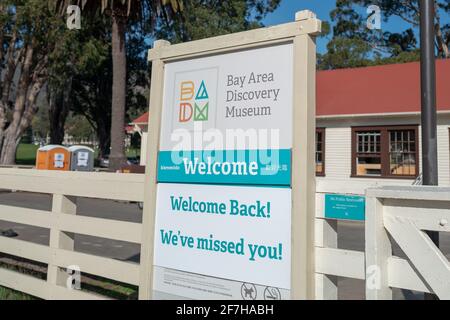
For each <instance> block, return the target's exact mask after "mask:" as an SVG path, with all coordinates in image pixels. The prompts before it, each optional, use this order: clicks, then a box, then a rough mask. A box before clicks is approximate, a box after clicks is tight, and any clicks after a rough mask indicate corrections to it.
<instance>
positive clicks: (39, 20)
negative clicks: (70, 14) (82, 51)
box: [0, 0, 66, 164]
mask: <svg viewBox="0 0 450 320" xmlns="http://www.w3.org/2000/svg"><path fill="white" fill-rule="evenodd" d="M65 29H66V28H65V24H64V21H63V20H62V19H61V18H60V17H58V16H57V15H56V14H55V11H54V7H52V6H51V5H49V3H48V2H47V1H39V0H2V2H1V3H0V44H1V46H0V75H2V77H3V78H2V81H1V82H0V163H3V164H12V163H14V161H15V154H16V149H17V145H18V143H19V141H20V138H21V136H22V134H23V133H24V132H25V130H26V129H27V128H29V126H30V125H31V122H32V120H33V117H34V115H35V114H36V112H37V105H36V99H37V97H38V95H39V93H40V92H41V90H42V88H43V87H44V86H45V84H46V82H47V80H48V68H47V67H48V60H49V55H50V53H51V52H52V51H53V50H54V48H55V44H57V43H58V40H59V38H60V37H61V36H62V35H63V34H64V32H65Z"/></svg>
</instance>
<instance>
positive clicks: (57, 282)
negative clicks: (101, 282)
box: [0, 169, 144, 299]
mask: <svg viewBox="0 0 450 320" xmlns="http://www.w3.org/2000/svg"><path fill="white" fill-rule="evenodd" d="M143 183H144V176H143V175H137V174H111V173H82V172H61V171H38V170H20V169H0V189H9V190H17V191H26V192H37V193H47V194H51V195H52V196H53V201H52V209H51V211H42V210H35V209H28V208H22V207H15V206H5V205H0V220H4V221H9V222H14V223H20V224H25V225H31V226H35V227H41V228H47V229H50V241H49V246H45V245H40V244H35V243H32V242H28V241H22V240H18V239H13V238H6V237H0V252H2V253H6V254H9V255H14V256H18V257H22V258H25V259H29V260H33V261H38V262H41V263H44V264H47V265H48V269H47V280H41V279H38V278H36V277H32V276H30V275H26V274H22V273H19V272H16V271H12V270H7V269H4V268H0V285H1V286H4V287H9V288H12V289H15V290H18V291H22V292H25V293H27V294H30V295H33V296H36V297H39V298H43V299H103V298H105V297H103V296H100V295H97V294H93V293H88V292H85V291H80V290H69V289H67V286H66V280H67V277H68V274H67V273H66V270H65V269H66V268H67V267H68V266H71V265H77V266H79V267H80V270H81V271H82V272H86V273H88V274H92V275H96V276H100V277H104V278H107V279H112V280H116V281H120V282H123V283H128V284H132V285H136V286H139V285H140V270H139V267H140V266H139V264H136V263H131V262H123V261H119V260H115V259H110V258H105V257H100V256H95V255H91V254H85V253H80V252H75V251H74V234H84V235H89V236H94V237H102V238H108V239H114V240H120V241H127V242H131V243H137V244H140V243H141V234H142V227H141V224H140V223H131V222H124V221H116V220H109V219H100V218H92V217H88V216H79V215H76V209H77V205H76V202H77V198H78V197H89V198H99V199H112V200H126V201H143V198H144V194H143V190H144V188H143Z"/></svg>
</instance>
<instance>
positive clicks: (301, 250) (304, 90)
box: [291, 10, 316, 299]
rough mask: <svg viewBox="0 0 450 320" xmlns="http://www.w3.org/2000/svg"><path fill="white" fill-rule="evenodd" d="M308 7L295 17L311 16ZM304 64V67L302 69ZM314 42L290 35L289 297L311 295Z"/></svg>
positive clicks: (314, 190) (308, 36)
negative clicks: (292, 85) (291, 46)
mask: <svg viewBox="0 0 450 320" xmlns="http://www.w3.org/2000/svg"><path fill="white" fill-rule="evenodd" d="M314 18H315V15H314V14H313V13H312V12H310V11H308V10H304V11H300V12H297V13H296V15H295V20H296V21H303V20H308V19H314ZM305 68H306V69H305ZM315 83H316V43H315V39H314V35H310V34H303V35H299V36H296V37H295V38H294V88H295V90H294V96H293V100H294V110H293V143H292V163H293V164H295V165H293V166H292V217H291V225H292V226H291V299H314V295H315V289H314V284H315V283H314V282H315V281H314V269H315V268H314V220H315V199H316V198H315V194H316V193H315V192H316V186H315V178H316V177H315V170H314V154H315V143H314V141H315V133H316V123H315V113H316V100H315V99H316V92H315V88H316V85H315Z"/></svg>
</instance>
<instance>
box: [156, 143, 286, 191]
mask: <svg viewBox="0 0 450 320" xmlns="http://www.w3.org/2000/svg"><path fill="white" fill-rule="evenodd" d="M158 182H167V183H208V184H235V185H236V184H237V185H240V184H246V185H272V186H290V184H291V150H290V149H280V150H201V151H160V152H159V154H158Z"/></svg>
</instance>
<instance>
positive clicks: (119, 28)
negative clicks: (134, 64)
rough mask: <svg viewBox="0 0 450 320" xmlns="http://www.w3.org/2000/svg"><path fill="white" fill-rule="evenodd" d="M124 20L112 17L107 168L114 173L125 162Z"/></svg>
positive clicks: (125, 59) (118, 16)
mask: <svg viewBox="0 0 450 320" xmlns="http://www.w3.org/2000/svg"><path fill="white" fill-rule="evenodd" d="M125 29H126V18H125V17H123V16H120V15H115V14H113V15H112V59H113V85H112V110H111V111H112V112H111V154H110V156H109V167H110V170H111V171H116V170H118V169H119V168H120V166H121V165H123V164H124V163H125V161H126V157H125V96H126V76H127V69H126V68H127V67H126V63H127V58H126V54H125Z"/></svg>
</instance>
